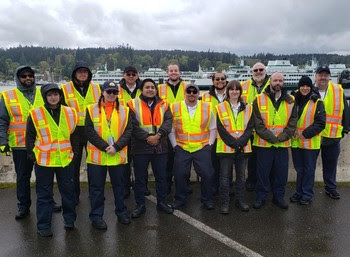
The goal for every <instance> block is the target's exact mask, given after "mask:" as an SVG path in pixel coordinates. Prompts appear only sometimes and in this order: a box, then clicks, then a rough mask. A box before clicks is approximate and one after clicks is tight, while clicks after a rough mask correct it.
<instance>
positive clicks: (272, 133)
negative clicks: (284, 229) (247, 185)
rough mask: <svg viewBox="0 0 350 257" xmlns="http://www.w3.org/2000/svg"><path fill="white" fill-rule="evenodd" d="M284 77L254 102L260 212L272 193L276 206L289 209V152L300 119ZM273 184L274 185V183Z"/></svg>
mask: <svg viewBox="0 0 350 257" xmlns="http://www.w3.org/2000/svg"><path fill="white" fill-rule="evenodd" d="M283 84H284V77H283V75H282V74H281V73H279V72H275V73H273V74H272V75H271V79H270V86H269V87H267V88H266V89H265V91H264V92H263V93H261V94H259V95H258V96H257V97H256V98H255V100H254V102H253V113H254V120H255V135H254V141H253V145H255V146H256V154H257V178H258V180H257V188H256V200H255V203H254V205H253V208H255V209H260V208H261V207H262V206H263V205H264V204H265V201H266V199H267V196H268V193H269V191H270V189H271V191H272V193H273V199H272V202H273V203H274V204H275V205H276V206H277V207H279V208H282V209H288V204H287V203H286V202H285V200H284V194H285V186H286V184H287V180H288V148H289V147H290V146H291V140H290V139H291V138H292V136H293V135H294V132H295V129H296V125H297V120H298V115H297V111H296V108H294V98H293V97H292V96H291V95H289V94H288V93H287V90H286V89H285V88H284V87H283ZM270 181H271V182H270Z"/></svg>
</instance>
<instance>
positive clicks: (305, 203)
mask: <svg viewBox="0 0 350 257" xmlns="http://www.w3.org/2000/svg"><path fill="white" fill-rule="evenodd" d="M311 201H312V200H311V199H310V200H303V199H300V201H299V204H300V205H309V204H310V203H311Z"/></svg>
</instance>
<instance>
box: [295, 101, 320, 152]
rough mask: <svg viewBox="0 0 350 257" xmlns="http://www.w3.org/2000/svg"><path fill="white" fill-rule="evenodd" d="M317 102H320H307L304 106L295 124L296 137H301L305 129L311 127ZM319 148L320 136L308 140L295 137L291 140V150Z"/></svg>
mask: <svg viewBox="0 0 350 257" xmlns="http://www.w3.org/2000/svg"><path fill="white" fill-rule="evenodd" d="M318 101H320V100H319V99H318V100H317V101H316V102H314V101H312V100H309V101H308V102H307V104H306V105H305V107H304V110H303V113H302V114H301V116H300V118H299V120H298V123H297V129H296V133H297V134H298V135H301V134H302V133H303V131H304V130H305V129H306V128H307V127H309V126H311V125H312V123H314V119H315V113H316V107H317V103H318ZM320 146H321V136H320V134H318V135H316V136H314V137H312V138H309V139H301V138H300V137H299V136H295V137H293V138H292V147H293V148H302V149H320Z"/></svg>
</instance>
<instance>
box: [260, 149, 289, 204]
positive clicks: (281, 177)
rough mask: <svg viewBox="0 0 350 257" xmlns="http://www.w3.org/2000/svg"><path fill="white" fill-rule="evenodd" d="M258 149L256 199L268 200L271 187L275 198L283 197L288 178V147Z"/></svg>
mask: <svg viewBox="0 0 350 257" xmlns="http://www.w3.org/2000/svg"><path fill="white" fill-rule="evenodd" d="M256 149H257V152H256V153H257V163H256V164H257V188H256V199H257V200H266V198H267V196H268V193H269V191H270V188H271V190H272V193H273V196H274V198H275V199H277V200H280V199H283V197H284V194H285V187H286V184H287V180H288V159H289V158H288V148H284V147H279V148H277V147H257V148H256ZM270 181H271V185H270Z"/></svg>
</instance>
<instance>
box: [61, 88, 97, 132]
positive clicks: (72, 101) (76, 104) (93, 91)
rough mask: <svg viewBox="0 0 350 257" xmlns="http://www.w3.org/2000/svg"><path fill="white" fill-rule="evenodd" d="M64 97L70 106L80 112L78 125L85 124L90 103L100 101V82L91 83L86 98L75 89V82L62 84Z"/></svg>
mask: <svg viewBox="0 0 350 257" xmlns="http://www.w3.org/2000/svg"><path fill="white" fill-rule="evenodd" d="M62 90H63V95H64V99H65V101H66V104H67V105H68V106H69V107H72V108H74V109H75V110H76V111H77V114H78V126H84V125H85V111H86V107H87V106H88V105H90V104H95V103H98V100H99V99H100V96H101V88H100V86H99V85H98V84H95V83H90V85H89V88H88V91H87V93H86V96H85V98H84V97H83V96H82V95H81V94H80V93H79V91H78V90H76V89H75V87H74V85H73V82H72V81H70V82H69V83H68V84H63V85H62Z"/></svg>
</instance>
